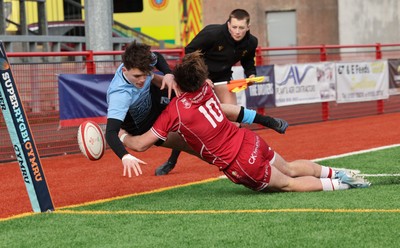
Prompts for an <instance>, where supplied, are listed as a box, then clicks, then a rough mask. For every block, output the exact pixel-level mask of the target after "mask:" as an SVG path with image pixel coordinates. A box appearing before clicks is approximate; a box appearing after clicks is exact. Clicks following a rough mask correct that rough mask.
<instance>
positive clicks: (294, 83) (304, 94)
mask: <svg viewBox="0 0 400 248" xmlns="http://www.w3.org/2000/svg"><path fill="white" fill-rule="evenodd" d="M274 73H275V105H276V106H287V105H295V104H304V103H314V102H321V101H322V99H321V92H320V89H319V87H318V80H317V65H316V64H293V65H275V66H274Z"/></svg>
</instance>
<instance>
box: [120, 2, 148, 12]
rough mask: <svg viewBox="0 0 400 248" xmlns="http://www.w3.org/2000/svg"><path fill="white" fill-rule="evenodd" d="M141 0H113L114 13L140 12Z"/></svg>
mask: <svg viewBox="0 0 400 248" xmlns="http://www.w3.org/2000/svg"><path fill="white" fill-rule="evenodd" d="M142 11H143V0H114V13H130V12H142Z"/></svg>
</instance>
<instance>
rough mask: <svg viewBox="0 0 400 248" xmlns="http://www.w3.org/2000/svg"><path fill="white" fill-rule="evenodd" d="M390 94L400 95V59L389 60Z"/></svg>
mask: <svg viewBox="0 0 400 248" xmlns="http://www.w3.org/2000/svg"><path fill="white" fill-rule="evenodd" d="M388 63H389V94H390V95H399V94H400V59H389V60H388Z"/></svg>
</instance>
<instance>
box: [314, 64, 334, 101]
mask: <svg viewBox="0 0 400 248" xmlns="http://www.w3.org/2000/svg"><path fill="white" fill-rule="evenodd" d="M315 68H316V70H317V89H318V91H319V94H320V97H321V101H323V102H330V101H335V100H336V74H335V63H334V62H322V63H318V64H315Z"/></svg>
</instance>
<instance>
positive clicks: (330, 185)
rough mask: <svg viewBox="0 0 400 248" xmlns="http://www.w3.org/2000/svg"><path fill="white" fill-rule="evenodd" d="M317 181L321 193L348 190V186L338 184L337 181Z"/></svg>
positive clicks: (325, 179) (324, 179)
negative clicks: (319, 183) (320, 186)
mask: <svg viewBox="0 0 400 248" xmlns="http://www.w3.org/2000/svg"><path fill="white" fill-rule="evenodd" d="M319 180H321V183H322V190H323V191H333V190H343V189H349V188H350V185H348V184H345V183H342V182H340V181H339V179H330V178H321V179H319Z"/></svg>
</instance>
